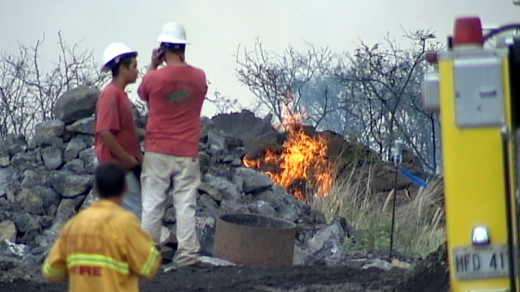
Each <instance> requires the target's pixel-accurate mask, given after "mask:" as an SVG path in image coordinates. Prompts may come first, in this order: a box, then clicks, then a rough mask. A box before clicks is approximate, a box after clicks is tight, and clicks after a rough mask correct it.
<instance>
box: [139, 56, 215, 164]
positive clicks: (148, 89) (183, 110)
mask: <svg viewBox="0 0 520 292" xmlns="http://www.w3.org/2000/svg"><path fill="white" fill-rule="evenodd" d="M207 91H208V85H207V83H206V75H205V74H204V71H202V70H201V69H198V68H195V67H192V66H183V67H174V66H166V67H164V68H161V69H159V70H155V71H151V72H149V73H148V74H146V75H145V76H144V78H143V81H142V82H141V85H140V86H139V89H138V90H137V93H138V94H139V97H140V98H141V99H142V100H144V101H146V102H147V104H148V110H149V115H148V123H147V126H146V152H157V153H163V154H169V155H175V156H182V157H198V156H199V136H200V112H201V109H202V103H203V102H204V98H205V96H206V92H207Z"/></svg>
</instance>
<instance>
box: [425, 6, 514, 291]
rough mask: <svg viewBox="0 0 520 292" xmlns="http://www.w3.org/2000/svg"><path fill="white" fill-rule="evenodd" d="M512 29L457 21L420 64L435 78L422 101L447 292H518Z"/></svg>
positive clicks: (474, 19) (473, 20)
mask: <svg viewBox="0 0 520 292" xmlns="http://www.w3.org/2000/svg"><path fill="white" fill-rule="evenodd" d="M518 2H520V1H518ZM515 4H519V3H515ZM519 29H520V24H510V25H505V26H502V27H498V28H494V29H489V30H483V29H482V24H481V21H480V19H479V18H477V17H468V18H459V19H456V20H455V27H454V34H453V36H452V37H449V38H448V46H447V49H446V50H444V51H441V52H437V53H435V54H430V55H429V56H428V59H429V61H431V62H434V63H435V64H436V65H435V67H436V70H435V71H434V72H428V73H426V74H425V77H424V80H423V90H422V94H423V102H424V106H425V107H426V108H427V109H430V110H436V111H439V113H440V121H441V131H442V150H443V174H444V183H445V208H446V236H447V246H448V260H449V277H450V288H451V291H452V292H477V291H481V292H484V291H485V292H499V291H500V292H505V291H509V292H513V291H515V292H518V291H520V281H519V268H520V267H519V265H520V257H519V254H520V253H519V249H520V248H519V245H518V244H519V242H520V238H519V230H518V228H519V221H518V219H519V214H518V210H519V209H520V208H519V202H520V170H519V168H520V35H518V30H519Z"/></svg>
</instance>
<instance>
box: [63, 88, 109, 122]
mask: <svg viewBox="0 0 520 292" xmlns="http://www.w3.org/2000/svg"><path fill="white" fill-rule="evenodd" d="M98 97H99V90H98V89H96V88H91V87H85V86H84V87H78V88H75V89H72V90H69V91H67V92H65V93H64V94H63V95H62V96H60V97H59V98H58V101H56V104H55V106H54V109H53V113H54V116H56V117H57V118H58V119H60V120H62V121H64V122H65V123H66V124H70V123H72V122H74V121H77V120H79V119H82V118H86V117H89V116H91V115H92V114H93V113H94V109H95V107H96V102H97V99H98Z"/></svg>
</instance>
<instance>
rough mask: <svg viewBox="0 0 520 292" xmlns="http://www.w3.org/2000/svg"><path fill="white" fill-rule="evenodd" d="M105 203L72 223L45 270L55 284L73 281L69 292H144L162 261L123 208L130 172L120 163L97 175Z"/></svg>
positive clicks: (103, 166) (105, 168)
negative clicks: (142, 285) (146, 281)
mask: <svg viewBox="0 0 520 292" xmlns="http://www.w3.org/2000/svg"><path fill="white" fill-rule="evenodd" d="M95 179H96V188H97V190H98V192H99V195H100V197H101V200H99V201H97V202H95V203H94V204H92V205H91V206H90V207H88V208H87V209H85V210H83V211H81V212H80V213H78V214H77V215H76V216H75V217H74V218H72V219H70V220H69V221H68V222H67V223H66V224H65V226H64V227H63V229H62V231H61V234H60V237H59V238H58V240H57V241H56V243H55V244H54V246H53V247H52V249H51V251H50V253H49V256H48V257H47V259H46V260H45V263H44V264H43V267H42V272H43V275H44V276H45V277H46V278H47V279H49V280H51V281H60V280H67V279H68V280H69V282H70V283H69V291H82V292H83V291H95V292H101V291H125V292H128V291H139V283H138V277H139V276H143V277H146V278H151V277H153V276H154V275H155V273H156V272H157V270H158V268H159V265H160V262H161V256H160V254H159V252H158V251H157V250H156V248H155V247H154V243H153V240H152V238H151V237H150V236H149V235H148V234H147V233H145V232H144V231H143V230H142V229H141V225H140V223H139V221H138V220H137V218H136V217H135V215H134V214H132V213H130V212H129V211H126V210H125V209H123V208H122V207H121V203H122V200H123V197H124V194H125V190H126V184H125V169H124V168H123V167H122V166H120V165H119V164H116V163H105V164H102V165H100V166H99V167H98V168H97V169H96V172H95Z"/></svg>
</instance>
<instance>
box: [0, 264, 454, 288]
mask: <svg viewBox="0 0 520 292" xmlns="http://www.w3.org/2000/svg"><path fill="white" fill-rule="evenodd" d="M422 275H423V277H422V278H421V279H418V280H413V279H411V278H410V277H412V276H414V273H413V272H411V271H407V270H402V269H397V268H393V269H392V270H390V271H388V272H385V271H383V270H380V269H376V268H370V269H367V270H363V269H360V268H356V267H350V266H337V267H324V266H288V267H276V268H273V267H245V266H235V267H216V268H212V269H210V270H203V271H201V270H190V269H181V270H178V271H174V272H168V273H164V272H161V273H159V274H158V275H157V276H156V277H155V278H154V279H152V280H142V281H141V291H188V292H190V291H193V292H195V291H197V292H203V291H230V292H239V291H240V292H242V291H258V292H260V291H272V292H278V291H280V292H281V291H291V292H307V291H356V292H357V291H359V292H361V291H363V292H375V291H403V292H405V291H426V292H427V291H432V292H433V291H435V292H442V291H447V290H444V289H440V287H441V286H443V285H444V286H446V282H447V281H443V279H442V275H441V277H440V278H439V275H438V274H435V273H431V274H430V273H426V274H422ZM429 275H431V276H432V277H429V278H430V279H428V276H429ZM66 290H67V284H66V283H38V282H27V281H15V282H13V283H0V291H13V292H16V291H23V292H33V291H34V292H36V291H38V292H47V291H49V292H50V291H66Z"/></svg>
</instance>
